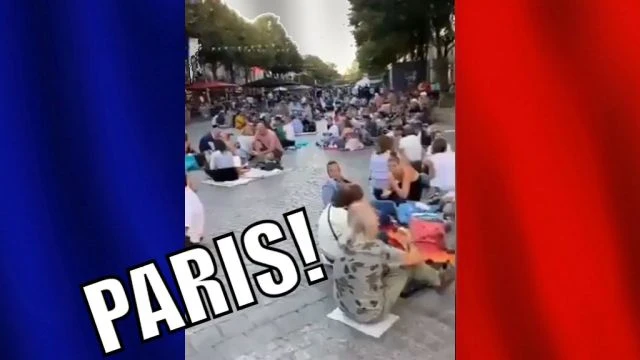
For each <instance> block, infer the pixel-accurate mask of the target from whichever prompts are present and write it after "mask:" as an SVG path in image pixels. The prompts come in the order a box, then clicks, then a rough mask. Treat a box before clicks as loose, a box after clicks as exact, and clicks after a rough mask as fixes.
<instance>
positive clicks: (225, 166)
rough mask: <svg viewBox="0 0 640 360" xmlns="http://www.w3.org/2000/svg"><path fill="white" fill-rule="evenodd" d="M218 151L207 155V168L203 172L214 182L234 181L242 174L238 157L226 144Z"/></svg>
mask: <svg viewBox="0 0 640 360" xmlns="http://www.w3.org/2000/svg"><path fill="white" fill-rule="evenodd" d="M222 146H223V147H222V148H221V149H219V150H216V151H214V152H211V153H210V154H209V155H208V159H207V160H208V163H209V166H208V167H205V169H204V172H205V173H206V174H207V175H208V176H209V177H210V178H211V179H212V180H213V181H216V182H224V181H235V180H238V178H240V175H241V174H242V170H241V169H240V167H241V161H240V157H238V156H236V155H235V154H234V153H233V152H232V151H231V149H229V148H228V147H227V145H226V143H223V145H222Z"/></svg>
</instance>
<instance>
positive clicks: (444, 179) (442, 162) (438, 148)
mask: <svg viewBox="0 0 640 360" xmlns="http://www.w3.org/2000/svg"><path fill="white" fill-rule="evenodd" d="M432 149H433V154H432V155H429V156H427V158H426V159H425V161H424V166H425V167H426V168H428V169H429V173H428V174H429V181H430V185H431V186H432V187H434V188H435V189H437V190H439V192H444V193H446V192H449V191H455V189H456V153H455V152H454V151H447V149H449V144H447V140H445V139H444V138H441V137H439V138H436V139H435V140H434V141H433V144H432Z"/></svg>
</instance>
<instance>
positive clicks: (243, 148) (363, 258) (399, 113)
mask: <svg viewBox="0 0 640 360" xmlns="http://www.w3.org/2000/svg"><path fill="white" fill-rule="evenodd" d="M360 90H361V89H360ZM366 93H368V94H369V95H368V96H354V93H352V92H348V91H341V90H334V91H326V90H325V91H321V92H317V93H314V94H306V95H301V96H292V95H288V96H284V97H281V96H282V95H278V97H276V96H274V95H273V94H271V95H267V96H265V97H263V98H260V99H253V100H248V99H246V98H245V99H243V100H241V106H240V109H239V110H234V111H235V112H234V115H233V116H232V117H231V121H230V123H231V124H232V125H233V127H234V128H235V129H236V132H237V135H235V136H234V135H232V134H231V133H226V134H225V133H223V130H222V129H221V127H222V126H223V125H225V124H226V125H229V121H228V119H227V120H225V121H224V123H223V121H222V120H221V119H220V117H221V116H223V115H222V113H219V114H217V115H215V116H213V119H212V128H211V131H210V132H209V133H207V134H205V135H204V136H203V137H202V138H201V139H200V141H199V143H198V149H197V150H196V149H194V148H193V147H192V146H191V144H190V141H189V138H188V136H187V135H186V133H185V152H186V153H187V154H191V155H192V156H194V157H195V158H196V159H197V162H198V164H199V166H201V167H202V169H203V170H204V171H205V172H206V174H207V175H208V176H209V177H211V179H213V180H214V181H233V180H236V179H238V178H239V177H241V176H242V175H243V173H244V172H246V171H247V169H249V168H251V167H259V168H261V169H265V170H269V169H275V168H281V164H280V161H281V159H282V157H283V155H284V153H285V151H286V150H287V149H292V148H295V146H296V136H297V135H299V134H301V133H305V132H307V133H313V132H315V131H316V130H318V129H316V120H318V119H326V123H327V125H326V127H325V128H324V129H321V130H319V131H318V136H319V139H318V145H319V146H321V147H323V148H329V149H341V150H352V151H353V150H360V149H363V148H366V147H369V146H371V147H374V149H373V151H372V154H371V158H370V166H369V184H357V183H354V182H353V181H350V180H348V179H347V178H345V176H344V175H343V172H342V169H341V167H340V164H339V163H337V162H335V161H330V162H329V163H328V164H327V169H326V170H327V174H328V177H329V179H328V180H327V182H326V183H325V184H324V185H323V186H322V189H321V190H320V191H319V193H320V198H321V200H319V201H322V203H323V204H324V210H323V211H322V213H321V215H320V218H319V222H318V243H319V247H320V250H321V253H322V254H323V256H324V258H325V260H326V262H327V263H328V264H330V265H332V268H333V282H334V290H335V291H334V296H335V300H336V302H337V303H338V306H339V307H340V309H341V310H342V311H343V312H344V313H345V314H346V315H347V316H348V317H350V318H352V319H353V320H355V321H358V322H362V323H371V322H376V321H380V320H382V319H383V318H384V316H385V315H386V314H387V313H389V311H390V309H391V307H392V306H393V305H394V303H395V302H396V300H397V299H398V298H399V297H400V295H401V294H402V293H403V292H404V291H406V289H407V287H410V286H414V285H415V283H419V284H422V285H428V286H432V287H435V288H436V289H438V290H442V289H445V288H446V287H447V286H448V285H449V284H450V283H451V282H452V281H453V279H454V272H453V269H452V267H441V268H437V267H434V266H431V265H429V264H426V263H425V261H424V257H423V256H422V254H420V252H419V250H418V249H417V248H416V247H415V246H414V245H413V243H412V240H411V236H410V234H407V236H406V237H403V239H405V240H403V241H404V244H403V250H401V249H399V248H397V247H394V246H391V245H389V244H388V243H387V242H386V241H385V239H384V234H383V233H381V232H380V228H381V224H383V223H386V222H388V221H393V219H389V218H388V216H387V215H388V213H387V212H385V211H384V209H385V208H387V209H388V208H391V209H395V208H397V207H398V206H400V205H401V204H404V203H407V202H425V203H429V204H437V206H438V211H441V212H443V213H445V215H448V216H453V214H454V212H453V209H454V204H455V152H454V151H453V150H452V148H451V146H450V144H448V142H447V140H446V139H445V138H444V136H443V134H442V133H441V132H440V131H439V130H438V129H437V128H435V127H434V126H433V125H432V124H433V120H432V118H431V109H432V105H433V101H432V98H430V97H429V96H427V94H426V93H425V92H421V93H420V92H418V93H404V94H396V93H393V92H382V91H380V92H378V91H375V92H373V91H372V92H368V91H367V92H366ZM358 94H362V91H359V92H358ZM234 106H235V105H234ZM227 111H229V109H223V110H221V112H225V114H226V112H227ZM185 187H186V190H185V191H186V192H185V206H186V208H187V209H186V213H185V215H186V218H185V224H186V230H187V231H186V237H187V244H189V243H195V242H199V241H200V239H201V237H202V231H201V229H200V228H201V225H200V224H201V221H202V219H200V217H199V216H195V215H194V213H198V211H200V210H198V209H201V207H202V205H201V204H198V199H197V196H195V195H194V193H193V191H192V190H190V184H189V182H188V179H187V180H185ZM364 188H368V189H369V192H370V193H371V199H370V197H368V196H366V195H365V193H366V191H365V190H363V189H364ZM194 209H195V210H194ZM403 231H406V230H403Z"/></svg>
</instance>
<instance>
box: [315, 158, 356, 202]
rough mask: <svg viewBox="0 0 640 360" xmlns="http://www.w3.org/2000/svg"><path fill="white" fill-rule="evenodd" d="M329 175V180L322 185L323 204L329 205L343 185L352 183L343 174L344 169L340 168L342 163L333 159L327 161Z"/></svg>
mask: <svg viewBox="0 0 640 360" xmlns="http://www.w3.org/2000/svg"><path fill="white" fill-rule="evenodd" d="M327 175H329V179H327V182H326V183H325V184H324V185H322V205H323V206H327V204H329V203H330V202H331V199H333V196H334V195H335V193H336V191H338V189H339V187H340V186H341V185H344V184H350V183H351V181H349V180H347V179H345V178H344V176H342V169H341V168H340V164H338V162H336V161H333V160H332V161H329V162H328V163H327Z"/></svg>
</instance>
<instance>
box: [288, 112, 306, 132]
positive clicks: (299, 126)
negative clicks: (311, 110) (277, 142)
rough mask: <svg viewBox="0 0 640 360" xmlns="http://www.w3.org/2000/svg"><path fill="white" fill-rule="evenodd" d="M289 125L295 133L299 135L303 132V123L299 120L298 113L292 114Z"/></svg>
mask: <svg viewBox="0 0 640 360" xmlns="http://www.w3.org/2000/svg"><path fill="white" fill-rule="evenodd" d="M291 125H292V126H293V131H294V133H295V135H299V134H302V133H303V132H304V124H303V123H302V121H301V120H300V116H299V115H293V120H291Z"/></svg>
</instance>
